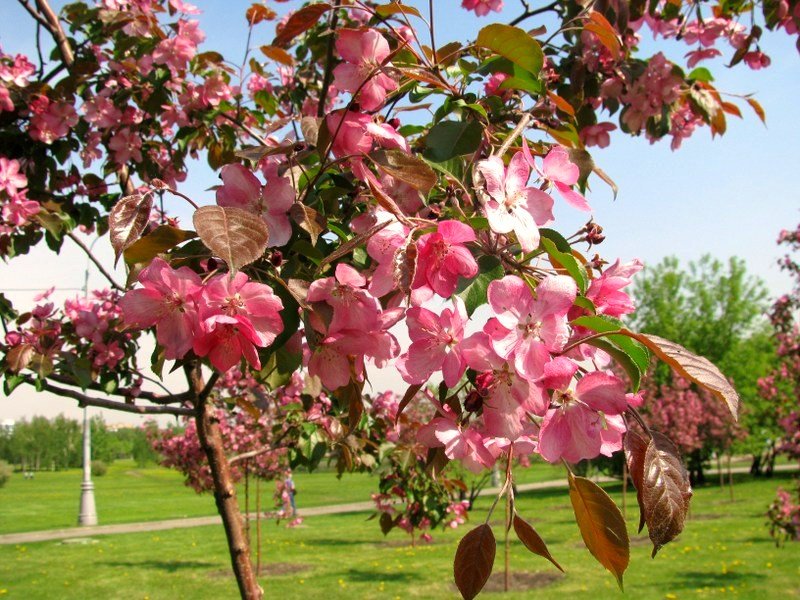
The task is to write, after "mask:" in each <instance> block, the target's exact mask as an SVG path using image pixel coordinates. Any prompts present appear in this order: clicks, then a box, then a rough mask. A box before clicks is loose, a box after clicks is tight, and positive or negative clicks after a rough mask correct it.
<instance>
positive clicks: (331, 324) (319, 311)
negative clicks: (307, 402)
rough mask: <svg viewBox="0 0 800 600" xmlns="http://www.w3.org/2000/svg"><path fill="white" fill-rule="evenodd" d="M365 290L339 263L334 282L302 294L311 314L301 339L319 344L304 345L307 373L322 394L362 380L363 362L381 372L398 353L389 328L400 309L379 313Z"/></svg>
mask: <svg viewBox="0 0 800 600" xmlns="http://www.w3.org/2000/svg"><path fill="white" fill-rule="evenodd" d="M366 286H367V280H366V278H365V277H364V276H363V275H362V274H361V273H359V272H358V271H356V270H355V269H354V268H353V267H350V266H349V265H345V264H339V265H337V267H336V274H335V276H334V277H326V278H324V279H318V280H316V281H314V282H313V283H312V284H311V287H310V288H309V290H308V296H307V298H306V299H307V300H308V302H311V303H313V306H314V307H315V309H316V310H314V312H313V313H312V314H311V319H310V322H311V326H312V328H313V331H306V337H311V338H312V339H313V338H314V337H318V338H319V339H318V341H317V342H316V344H311V342H310V343H309V345H310V346H311V347H310V348H309V352H308V353H307V354H306V363H307V366H308V372H309V374H311V375H312V376H317V377H319V378H320V379H321V380H322V383H323V384H324V385H325V386H326V387H327V388H328V389H331V390H334V389H336V388H339V387H342V386H345V385H347V384H348V382H349V381H350V380H351V379H354V380H359V381H363V380H364V369H365V360H366V359H370V360H372V361H374V362H375V364H376V365H377V366H379V367H381V366H384V365H385V364H387V362H388V361H389V360H390V359H392V358H395V357H396V356H397V355H398V353H399V344H398V343H397V339H395V337H394V335H392V334H391V333H389V329H390V328H391V327H392V326H393V325H395V324H396V323H397V322H398V321H399V320H400V319H401V318H402V317H403V309H402V308H390V309H386V310H384V309H383V308H382V307H381V305H380V303H379V302H378V299H377V298H375V296H373V295H372V294H370V292H369V291H368V290H367V289H366Z"/></svg>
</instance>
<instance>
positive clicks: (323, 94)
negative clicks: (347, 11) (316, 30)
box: [317, 0, 355, 119]
mask: <svg viewBox="0 0 800 600" xmlns="http://www.w3.org/2000/svg"><path fill="white" fill-rule="evenodd" d="M340 1H341V0H336V2H334V3H333V15H332V16H331V24H330V30H331V31H330V33H329V34H328V35H329V37H328V50H327V54H326V55H325V74H324V75H323V76H322V89H321V90H320V92H319V103H318V104H317V118H318V119H321V118H322V117H324V116H325V101H326V99H327V97H328V88H329V87H330V85H331V78H332V77H333V43H334V41H335V39H336V26H337V25H338V24H339V4H340ZM353 97H355V95H353Z"/></svg>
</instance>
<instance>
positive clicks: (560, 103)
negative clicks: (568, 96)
mask: <svg viewBox="0 0 800 600" xmlns="http://www.w3.org/2000/svg"><path fill="white" fill-rule="evenodd" d="M547 97H548V98H550V101H551V102H552V103H553V104H555V105H556V108H558V110H560V111H561V112H564V113H566V114H568V115H569V116H570V117H574V116H575V109H574V108H573V107H572V104H570V103H569V102H567V101H566V100H565V99H564V98H562V97H561V96H559V95H558V94H555V93H553V92H547Z"/></svg>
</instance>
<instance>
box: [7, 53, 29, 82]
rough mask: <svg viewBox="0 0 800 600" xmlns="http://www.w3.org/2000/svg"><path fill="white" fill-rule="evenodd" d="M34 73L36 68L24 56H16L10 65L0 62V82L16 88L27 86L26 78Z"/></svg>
mask: <svg viewBox="0 0 800 600" xmlns="http://www.w3.org/2000/svg"><path fill="white" fill-rule="evenodd" d="M35 72H36V67H35V66H34V65H33V63H32V62H31V61H29V60H28V57H27V56H25V55H24V54H17V55H16V56H15V57H14V62H13V64H11V65H6V64H3V63H1V62H0V81H3V82H5V83H11V84H13V85H15V86H17V87H25V86H27V85H28V78H29V77H30V76H31V75H33V74H34V73H35Z"/></svg>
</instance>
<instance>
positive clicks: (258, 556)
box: [256, 477, 261, 577]
mask: <svg viewBox="0 0 800 600" xmlns="http://www.w3.org/2000/svg"><path fill="white" fill-rule="evenodd" d="M260 576H261V477H256V577H260Z"/></svg>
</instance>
